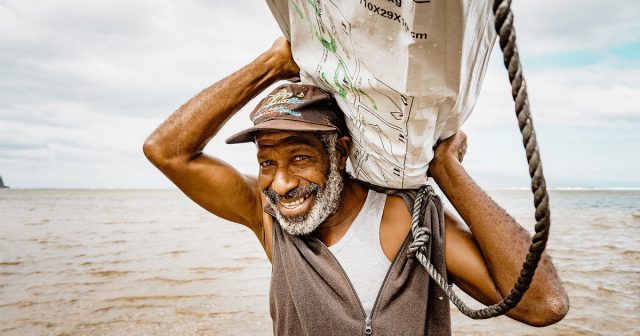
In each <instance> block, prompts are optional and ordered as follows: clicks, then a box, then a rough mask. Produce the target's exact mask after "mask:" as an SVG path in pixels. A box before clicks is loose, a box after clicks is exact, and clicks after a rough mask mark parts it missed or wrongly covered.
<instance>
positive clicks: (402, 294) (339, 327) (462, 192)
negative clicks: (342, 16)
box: [144, 38, 568, 335]
mask: <svg viewBox="0 0 640 336" xmlns="http://www.w3.org/2000/svg"><path fill="white" fill-rule="evenodd" d="M298 72H299V69H298V67H297V65H296V63H295V62H294V60H293V59H292V56H291V50H290V48H289V44H288V42H286V40H284V39H283V38H281V39H278V40H277V41H276V42H275V43H274V45H273V46H272V47H271V48H270V49H269V50H268V51H266V52H265V53H264V54H262V55H260V56H259V57H258V58H257V59H255V60H254V61H253V62H251V63H250V64H248V65H247V66H245V67H244V68H242V69H240V70H239V71H237V72H235V73H234V74H232V75H231V76H229V77H227V78H225V79H223V80H222V81H220V82H218V83H215V84H214V85H212V86H211V87H209V88H207V89H205V90H203V91H202V92H201V93H199V94H198V95H196V96H195V97H194V98H192V99H190V100H189V101H188V102H187V103H186V104H184V105H183V106H182V107H180V108H179V109H178V110H177V111H176V112H174V113H173V114H172V115H171V116H170V117H169V118H168V119H167V120H166V121H165V122H164V123H163V124H162V125H160V127H158V129H157V130H156V131H155V132H154V133H153V134H152V135H151V136H150V137H149V138H148V139H147V141H146V142H145V145H144V152H145V154H146V156H147V157H148V158H149V159H150V160H151V161H152V162H153V163H154V164H155V165H156V166H157V167H158V168H159V169H160V170H161V171H162V172H163V173H164V174H165V175H166V176H167V177H168V178H169V179H171V181H173V182H174V183H175V184H176V185H177V186H178V187H179V188H180V189H181V190H182V191H183V192H184V193H185V194H186V195H187V196H189V197H190V198H191V199H192V200H194V201H195V202H197V203H198V204H200V205H201V206H202V207H204V208H205V209H207V210H208V211H210V212H211V213H213V214H215V215H217V216H220V217H222V218H225V219H227V220H230V221H232V222H236V223H239V224H241V225H244V226H246V227H248V228H250V229H251V230H252V231H253V232H254V233H255V235H256V237H257V238H258V240H259V241H260V243H261V244H262V246H263V248H264V250H265V252H266V254H267V256H268V258H269V260H270V261H271V262H272V267H273V272H272V280H271V288H270V305H271V316H272V318H273V328H274V334H276V335H303V334H304V335H357V334H367V335H368V334H376V335H427V334H428V335H448V334H450V333H451V331H450V318H449V305H448V301H447V300H446V297H444V293H443V292H442V291H441V290H440V289H439V288H438V287H437V285H436V284H435V283H434V282H433V281H432V280H431V279H430V278H429V275H428V274H427V273H426V271H425V270H424V269H423V268H422V266H421V265H420V264H419V262H417V261H416V260H415V258H412V257H411V256H409V255H408V254H407V252H406V250H407V248H408V246H409V244H410V243H411V239H412V236H411V234H410V228H411V213H410V211H411V210H409V209H411V207H412V204H413V200H414V197H415V191H398V192H392V193H390V194H389V195H387V194H385V193H379V192H377V191H375V190H372V189H371V188H370V187H368V186H366V185H364V184H362V183H360V182H358V181H356V180H354V179H352V178H351V177H350V176H349V175H348V174H347V173H346V165H347V160H348V157H349V150H350V141H351V139H350V137H349V133H348V130H347V128H346V126H345V123H344V120H343V117H342V114H341V112H340V111H339V110H338V108H337V105H336V103H335V100H334V99H333V98H332V97H331V96H330V95H329V94H328V93H326V92H324V91H323V90H321V89H319V88H316V87H313V86H309V85H301V84H285V85H282V86H280V87H278V88H276V89H275V90H273V91H272V92H271V93H270V94H268V95H267V96H266V97H265V98H263V99H262V100H261V101H260V103H259V104H258V106H257V107H256V108H255V109H254V110H253V112H252V113H251V119H252V121H253V124H254V126H253V127H251V128H249V129H247V130H244V131H242V132H240V133H238V134H236V135H234V136H232V137H231V138H229V139H227V142H228V143H240V142H255V144H256V146H257V149H258V163H259V165H260V172H259V175H258V176H257V177H256V176H250V175H243V174H241V173H240V172H238V171H237V170H235V169H234V168H233V167H231V166H230V165H228V164H226V163H225V162H223V161H222V160H220V159H217V158H215V157H211V156H208V155H205V154H203V152H202V151H203V149H204V147H205V146H206V144H207V143H208V141H209V140H210V139H211V138H212V137H213V136H215V135H216V133H217V132H218V131H219V130H220V129H221V127H223V125H224V124H225V122H226V121H227V120H228V119H229V118H230V117H231V116H232V115H233V114H234V113H236V112H237V111H238V110H239V109H240V108H241V107H242V106H244V105H245V104H246V103H247V102H248V101H249V100H250V99H252V98H253V97H255V96H256V95H258V94H260V93H261V92H262V91H263V90H265V88H266V87H268V86H269V85H271V84H272V83H274V82H276V81H278V80H282V79H287V78H292V77H295V76H297V75H298ZM465 150H466V137H465V135H464V134H463V133H461V132H459V133H458V134H456V135H454V136H452V137H451V138H449V139H447V140H446V141H444V142H442V143H441V144H439V145H438V147H437V148H436V150H435V157H434V159H433V161H432V162H431V165H430V173H431V175H432V177H433V179H434V181H435V182H436V183H437V184H438V185H439V187H440V188H441V189H442V191H443V192H444V194H445V195H446V197H447V198H448V199H449V200H450V201H451V203H452V204H453V206H454V207H455V208H456V210H457V211H458V213H459V214H460V216H461V217H462V220H460V219H457V217H455V216H452V215H451V214H450V213H449V212H448V211H443V209H442V204H441V202H440V201H439V199H438V198H437V196H433V195H431V196H432V197H430V198H429V202H428V204H427V206H426V207H425V208H423V213H424V215H423V216H422V217H421V226H423V227H425V228H426V229H427V230H428V231H429V232H430V233H431V234H430V239H429V241H428V244H427V246H426V253H427V255H428V257H429V258H430V260H431V262H432V263H433V265H434V266H435V267H436V269H437V270H438V271H439V272H440V273H441V274H443V275H444V276H448V278H449V280H450V282H453V283H455V284H456V285H458V286H459V287H460V288H461V289H463V290H464V291H465V292H467V293H468V294H470V295H471V296H473V297H474V298H476V299H477V300H478V301H480V302H482V303H485V304H492V303H495V302H498V301H499V300H500V299H501V298H502V297H503V296H505V295H507V294H508V291H509V290H510V289H511V287H512V285H513V283H515V280H516V278H517V276H518V272H519V271H520V266H521V264H522V261H523V260H524V256H525V255H526V253H527V249H528V246H529V241H530V238H529V235H528V234H527V232H526V230H524V229H523V228H522V227H521V226H520V225H519V224H518V223H516V222H515V221H514V220H513V218H511V217H510V216H509V215H508V214H507V213H506V212H505V211H504V210H503V209H501V208H500V207H499V206H498V205H497V204H495V203H494V202H493V201H492V200H491V199H490V198H489V197H488V196H487V195H486V194H485V193H484V192H483V191H482V190H481V189H480V188H479V187H478V186H477V185H476V184H475V183H474V182H473V180H472V179H471V178H470V177H469V176H468V174H467V173H466V171H465V170H464V168H463V166H462V164H461V161H462V158H463V156H464V153H465ZM567 310H568V299H567V295H566V293H565V291H564V289H563V288H562V286H561V285H560V281H559V279H558V277H557V274H556V271H555V268H554V266H553V264H552V262H551V260H550V258H549V257H548V256H547V255H543V257H542V260H541V262H540V265H539V267H538V270H537V271H536V274H535V277H534V280H533V283H532V284H531V287H530V289H529V291H528V292H527V293H526V295H525V296H524V298H523V300H522V301H521V302H520V304H519V305H518V306H517V307H516V308H514V309H513V310H511V311H510V312H509V313H508V316H510V317H511V318H514V319H516V320H519V321H522V322H524V323H527V324H530V325H534V326H545V325H549V324H552V323H555V322H557V321H559V320H560V319H562V318H563V317H564V315H565V314H566V313H567Z"/></svg>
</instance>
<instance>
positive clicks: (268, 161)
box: [260, 160, 273, 168]
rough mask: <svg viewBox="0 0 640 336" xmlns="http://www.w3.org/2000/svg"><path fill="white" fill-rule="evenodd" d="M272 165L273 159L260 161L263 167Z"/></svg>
mask: <svg viewBox="0 0 640 336" xmlns="http://www.w3.org/2000/svg"><path fill="white" fill-rule="evenodd" d="M271 165H273V161H270V160H266V161H262V162H260V166H261V167H262V168H266V167H269V166H271Z"/></svg>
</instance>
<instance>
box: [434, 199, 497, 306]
mask: <svg viewBox="0 0 640 336" xmlns="http://www.w3.org/2000/svg"><path fill="white" fill-rule="evenodd" d="M444 218H445V227H446V229H445V230H446V238H445V259H446V263H447V272H448V273H449V276H450V277H451V278H452V280H453V282H454V283H455V284H456V285H457V286H458V287H460V289H462V290H463V291H464V292H465V293H467V294H469V295H470V296H471V297H473V298H474V299H476V300H478V301H479V302H481V303H483V304H485V305H490V304H494V303H496V302H498V301H499V300H500V295H499V293H498V291H497V289H496V286H495V284H494V282H493V280H492V278H491V275H490V274H489V268H488V266H487V264H486V262H485V260H484V257H483V256H482V252H481V251H480V248H479V247H478V244H477V243H476V241H475V240H474V239H473V235H472V234H471V232H470V231H469V229H468V228H467V227H466V225H465V224H464V223H462V222H461V220H460V219H458V218H456V217H455V216H454V215H453V214H451V213H450V212H449V211H448V210H445V216H444Z"/></svg>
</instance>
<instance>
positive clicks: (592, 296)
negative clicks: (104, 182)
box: [0, 190, 640, 336]
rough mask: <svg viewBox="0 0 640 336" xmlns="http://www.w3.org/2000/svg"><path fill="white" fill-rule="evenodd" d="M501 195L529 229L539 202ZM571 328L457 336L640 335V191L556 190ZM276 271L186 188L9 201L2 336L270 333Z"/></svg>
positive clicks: (0, 262)
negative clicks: (193, 199)
mask: <svg viewBox="0 0 640 336" xmlns="http://www.w3.org/2000/svg"><path fill="white" fill-rule="evenodd" d="M491 195H492V196H493V197H494V198H495V199H496V200H498V201H499V202H500V203H501V204H503V205H504V206H505V207H506V208H507V209H508V210H509V211H510V213H511V214H513V215H514V216H515V217H516V218H518V219H519V220H520V221H521V223H524V224H525V225H527V226H531V225H532V222H533V220H532V218H533V215H532V212H533V211H532V205H531V202H532V201H531V196H530V195H529V193H528V192H527V191H494V192H491ZM551 202H552V211H553V212H552V213H553V215H552V218H553V227H552V236H551V239H550V242H549V250H550V251H551V253H552V255H553V256H554V261H555V263H556V265H557V267H558V269H559V272H560V276H561V278H562V280H563V283H564V285H565V286H566V288H567V290H568V292H569V295H570V298H571V310H570V312H569V315H568V316H567V317H566V318H565V319H564V320H563V321H561V322H560V323H558V324H556V325H554V326H551V327H547V328H543V329H538V328H531V327H527V326H524V325H521V324H519V323H517V322H514V321H512V320H510V319H508V318H498V319H494V320H490V321H473V320H470V319H468V318H466V317H464V316H462V315H461V314H459V313H457V312H455V308H452V311H454V312H453V317H452V325H453V330H454V334H455V335H638V334H640V322H639V321H640V312H639V311H640V192H638V191H555V192H552V194H551ZM270 270H271V267H270V265H269V263H268V261H267V259H266V257H265V256H264V252H262V249H261V247H260V245H259V243H258V241H257V239H255V238H254V237H253V234H252V233H251V232H250V231H249V230H246V229H244V228H243V227H241V226H238V225H234V224H231V223H228V222H226V221H224V220H221V219H218V218H216V217H214V216H212V215H210V214H208V213H207V212H205V211H204V210H202V209H200V208H199V207H197V206H196V205H195V204H193V203H192V202H191V201H190V200H188V199H187V198H186V197H184V196H182V194H180V193H179V192H178V191H174V190H129V191H123V190H0V335H20V336H23V335H24V336H26V335H60V336H62V335H270V334H271V320H270V317H269V312H268V297H267V294H268V287H269V276H270Z"/></svg>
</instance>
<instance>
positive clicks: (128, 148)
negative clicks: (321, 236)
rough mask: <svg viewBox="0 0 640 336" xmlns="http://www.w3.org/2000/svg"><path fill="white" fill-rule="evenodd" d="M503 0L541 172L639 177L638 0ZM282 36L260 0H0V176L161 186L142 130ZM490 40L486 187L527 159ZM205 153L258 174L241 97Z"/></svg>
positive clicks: (482, 105) (561, 181)
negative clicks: (241, 136)
mask: <svg viewBox="0 0 640 336" xmlns="http://www.w3.org/2000/svg"><path fill="white" fill-rule="evenodd" d="M513 11H514V14H515V24H516V31H517V36H518V45H519V50H520V53H521V58H522V63H523V65H524V74H525V77H526V79H527V81H528V88H529V96H530V102H531V109H532V113H533V120H534V123H535V126H536V132H537V136H538V141H539V144H540V150H541V154H542V159H543V160H542V161H543V167H544V172H545V176H546V178H547V183H548V185H549V186H550V187H552V188H565V187H569V188H580V187H586V188H640V154H639V153H640V2H638V1H636V0H618V1H615V2H609V3H604V2H602V1H596V0H580V1H579V0H563V1H549V0H519V1H514V3H513ZM280 35H281V32H280V30H279V28H278V26H277V23H276V21H275V19H273V17H272V16H271V13H270V11H269V9H268V8H267V5H266V3H265V2H264V1H246V0H236V1H216V0H181V1H166V0H153V1H151V0H146V1H144V0H126V1H124V0H110V1H106V0H86V1H70V0H56V1H44V0H0V175H1V176H2V177H3V178H4V180H5V183H6V184H7V185H10V186H11V187H14V188H167V187H171V186H172V185H171V183H170V182H169V181H168V180H167V179H166V178H165V177H164V176H163V175H162V174H161V173H159V172H158V171H157V170H156V169H155V168H154V167H153V166H152V165H151V164H150V163H148V162H147V160H146V159H145V158H144V155H143V154H142V144H143V142H144V140H145V138H146V137H147V136H148V135H149V134H150V133H151V132H152V131H153V130H154V129H155V128H156V127H157V126H158V125H159V124H160V123H161V122H162V121H163V120H164V119H165V118H166V117H167V116H168V115H169V114H171V113H172V112H173V111H174V110H175V109H177V108H178V107H179V106H180V105H181V104H182V103H184V102H185V101H187V100H188V99H189V98H190V97H192V96H193V95H195V94H196V93H198V92H199V91H200V90H201V89H203V88H205V87H207V86H209V85H211V84H213V83H215V82H216V81H218V80H220V79H222V78H224V77H225V76H227V75H229V74H231V73H232V72H233V71H235V70H237V69H239V68H240V67H242V66H243V65H245V64H247V63H249V62H250V61H251V60H253V59H254V58H255V57H257V56H258V55H259V54H260V53H261V52H263V51H265V50H266V49H267V48H268V47H269V46H270V45H271V44H272V42H273V41H274V40H275V39H276V38H277V37H278V36H280ZM510 90H511V89H510V87H509V83H508V78H507V73H506V70H505V69H504V66H503V65H502V55H501V53H500V50H499V48H498V47H497V46H496V48H494V51H493V56H492V59H491V62H490V64H489V67H488V69H487V73H486V77H485V81H484V86H483V89H482V93H481V95H480V97H479V99H478V104H477V105H476V108H475V110H474V112H473V113H472V115H471V117H470V118H469V119H468V121H467V122H466V124H465V125H463V128H462V129H463V130H464V131H465V132H466V133H467V134H468V136H469V140H468V141H469V149H468V153H467V156H466V157H465V161H464V164H465V167H467V169H468V171H469V173H470V174H471V176H472V177H473V178H474V179H476V180H477V181H478V183H480V185H482V186H484V187H488V188H512V187H515V188H526V187H527V186H528V170H527V166H526V161H525V154H524V150H523V148H522V144H521V139H520V135H519V131H518V128H517V122H516V119H515V116H514V112H513V102H512V100H511V95H510ZM252 105H253V104H252V103H251V104H249V107H247V108H244V109H243V110H241V111H240V112H239V113H238V114H237V115H236V116H234V117H233V118H232V120H231V121H230V122H229V123H228V124H227V126H225V127H224V128H223V129H222V130H221V132H220V135H219V137H217V138H215V139H214V140H213V141H212V142H211V143H210V144H209V145H208V146H207V148H206V149H205V152H207V153H209V154H212V155H216V156H218V157H220V158H222V159H224V160H226V161H228V162H230V163H231V164H233V165H234V166H236V167H237V168H238V169H240V170H241V171H243V172H246V173H256V172H257V164H256V161H255V148H254V146H253V145H252V144H244V145H233V146H231V145H225V144H224V143H223V139H225V138H226V137H227V136H228V135H231V134H233V133H235V132H237V131H239V130H241V129H243V128H245V127H248V126H249V124H250V122H249V120H248V113H249V111H250V107H251V106H252Z"/></svg>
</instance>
